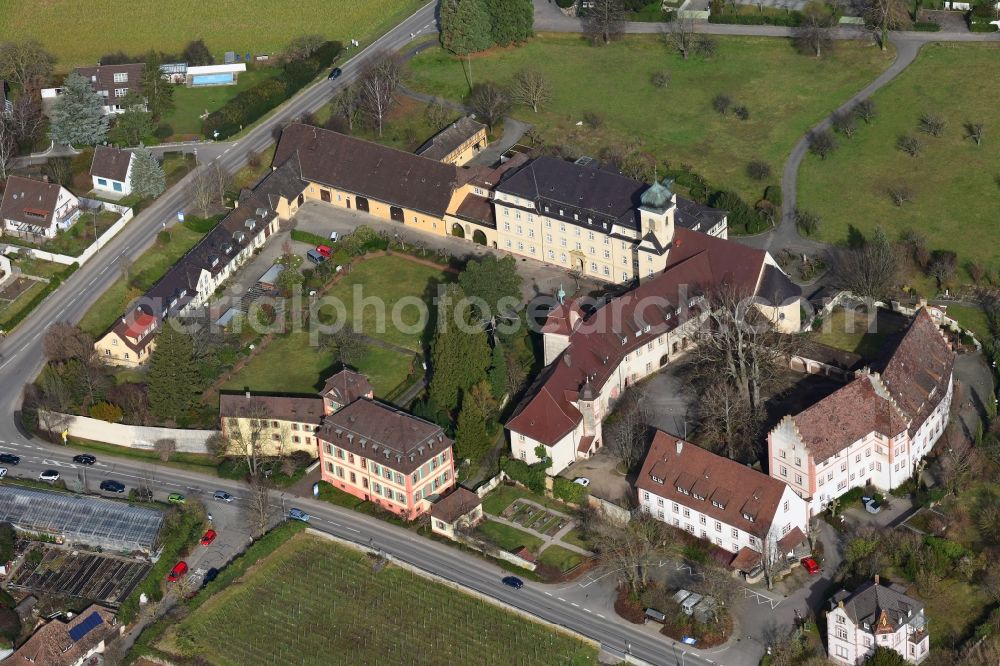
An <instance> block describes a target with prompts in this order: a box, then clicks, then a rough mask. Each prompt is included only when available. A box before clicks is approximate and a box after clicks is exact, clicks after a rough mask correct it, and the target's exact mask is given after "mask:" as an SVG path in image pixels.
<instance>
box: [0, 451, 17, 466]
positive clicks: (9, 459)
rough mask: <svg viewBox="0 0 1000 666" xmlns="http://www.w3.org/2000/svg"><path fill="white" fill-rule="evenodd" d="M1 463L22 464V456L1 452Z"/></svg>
mask: <svg viewBox="0 0 1000 666" xmlns="http://www.w3.org/2000/svg"><path fill="white" fill-rule="evenodd" d="M0 463H4V464H7V465H20V464H21V456H15V455H14V454H13V453H0Z"/></svg>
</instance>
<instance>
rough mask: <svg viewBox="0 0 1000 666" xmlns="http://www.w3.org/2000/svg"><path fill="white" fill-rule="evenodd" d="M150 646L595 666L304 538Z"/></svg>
mask: <svg viewBox="0 0 1000 666" xmlns="http://www.w3.org/2000/svg"><path fill="white" fill-rule="evenodd" d="M373 609H377V612H372V610H373ZM234 617H239V618H241V619H240V621H239V622H236V623H234V622H232V619H233V618H234ZM221 626H225V627H228V629H227V630H226V631H221V632H220V631H219V627H221ZM484 628H488V630H484ZM157 647H158V648H159V649H161V650H163V651H165V652H168V653H172V654H178V655H181V656H185V657H191V656H194V655H197V656H198V657H199V658H200V659H203V660H204V661H206V662H207V663H210V664H217V665H219V666H226V665H229V664H234V665H235V664H248V663H254V664H262V665H267V664H289V663H295V664H329V663H357V664H375V663H383V662H384V663H406V662H410V661H413V659H415V658H416V659H418V661H420V662H421V663H427V664H454V663H476V664H512V663H514V664H522V663H524V664H526V663H535V664H539V663H557V662H558V663H563V664H596V663H597V650H596V649H595V648H593V647H592V646H590V645H588V644H586V643H583V642H582V641H579V640H576V639H574V638H571V637H569V636H567V635H565V634H562V633H559V632H555V631H552V630H550V629H548V628H546V627H543V626H542V625H540V624H536V623H534V622H531V621H530V620H527V619H525V618H522V617H520V616H518V615H515V614H513V613H510V612H508V611H506V610H503V609H501V608H499V607H497V606H494V605H492V604H489V603H487V602H485V601H481V600H479V599H477V598H474V597H471V596H468V595H466V594H463V593H461V592H459V591H456V590H455V589H452V588H450V587H445V586H444V585H439V584H437V583H435V582H433V581H430V580H427V579H425V578H422V577H419V576H417V575H415V574H412V573H410V572H408V571H405V570H403V569H400V568H397V567H394V566H391V565H388V566H385V567H384V568H381V569H380V570H378V571H375V570H374V568H373V566H372V561H371V560H370V559H369V558H368V557H367V556H365V555H363V554H360V553H357V552H355V551H353V550H349V549H347V548H344V547H342V546H339V545H336V544H334V543H331V542H329V541H326V540H324V539H320V538H318V537H314V536H310V535H307V534H298V535H296V536H294V537H293V538H292V539H291V540H290V541H289V542H288V543H286V544H284V545H282V546H280V547H279V548H278V549H277V550H275V551H274V552H273V553H271V554H270V555H268V556H267V557H265V558H263V559H261V560H260V561H259V562H258V563H257V564H256V565H255V566H253V567H252V568H251V569H249V570H248V572H247V573H246V574H245V575H243V576H242V577H241V578H240V582H239V584H230V585H227V586H225V588H224V589H222V590H221V591H220V592H218V593H217V594H215V595H214V596H212V597H210V598H209V599H208V600H207V601H205V602H204V603H203V604H201V605H200V606H198V607H197V608H195V609H194V610H193V611H191V613H190V614H189V615H187V616H186V617H185V618H184V619H183V620H181V621H179V622H177V623H176V624H174V625H172V626H170V627H169V628H168V629H167V631H166V632H165V634H164V635H163V637H162V639H161V640H160V641H159V642H158V643H157ZM348 655H349V657H348Z"/></svg>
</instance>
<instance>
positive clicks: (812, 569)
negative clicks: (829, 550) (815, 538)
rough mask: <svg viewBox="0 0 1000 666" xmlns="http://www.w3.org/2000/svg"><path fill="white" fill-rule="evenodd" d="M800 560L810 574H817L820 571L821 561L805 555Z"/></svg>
mask: <svg viewBox="0 0 1000 666" xmlns="http://www.w3.org/2000/svg"><path fill="white" fill-rule="evenodd" d="M800 561H801V562H802V567H803V568H804V569H805V570H806V572H808V573H809V575H810V576H815V575H816V574H818V573H819V563H818V562H817V561H816V560H814V559H813V558H811V557H803V558H802V559H801V560H800Z"/></svg>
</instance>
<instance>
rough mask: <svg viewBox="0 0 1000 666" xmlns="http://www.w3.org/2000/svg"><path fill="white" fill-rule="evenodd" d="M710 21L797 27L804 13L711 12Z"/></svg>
mask: <svg viewBox="0 0 1000 666" xmlns="http://www.w3.org/2000/svg"><path fill="white" fill-rule="evenodd" d="M708 22H709V23H725V24H737V25H782V26H786V27H789V28H795V27H798V26H799V25H801V24H802V14H801V13H799V12H795V11H793V12H789V13H788V14H787V15H786V16H767V15H765V14H710V15H709V17H708Z"/></svg>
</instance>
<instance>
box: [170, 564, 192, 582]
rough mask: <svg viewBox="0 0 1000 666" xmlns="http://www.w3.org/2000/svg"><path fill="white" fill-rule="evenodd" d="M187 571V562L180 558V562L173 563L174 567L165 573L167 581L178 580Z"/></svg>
mask: <svg viewBox="0 0 1000 666" xmlns="http://www.w3.org/2000/svg"><path fill="white" fill-rule="evenodd" d="M187 572H188V565H187V562H185V561H184V560H181V561H180V562H178V563H177V564H175V565H174V568H173V569H171V570H170V573H169V574H167V582H168V583H176V582H177V581H178V580H180V579H181V578H183V577H184V574H186V573H187Z"/></svg>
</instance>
